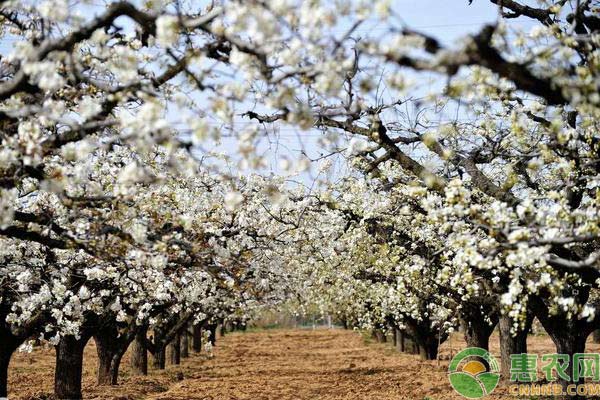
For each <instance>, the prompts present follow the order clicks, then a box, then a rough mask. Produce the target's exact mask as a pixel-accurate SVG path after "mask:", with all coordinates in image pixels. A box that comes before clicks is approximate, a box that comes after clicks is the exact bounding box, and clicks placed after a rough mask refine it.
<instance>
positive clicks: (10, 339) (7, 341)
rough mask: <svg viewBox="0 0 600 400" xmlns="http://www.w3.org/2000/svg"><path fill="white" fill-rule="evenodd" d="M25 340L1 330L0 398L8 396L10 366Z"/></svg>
mask: <svg viewBox="0 0 600 400" xmlns="http://www.w3.org/2000/svg"><path fill="white" fill-rule="evenodd" d="M23 341H24V340H21V339H19V338H17V337H15V336H13V335H12V334H10V333H9V332H0V398H1V397H8V366H9V364H10V359H11V357H12V355H13V353H14V352H15V351H16V350H17V348H19V346H20V345H21V344H22V343H23Z"/></svg>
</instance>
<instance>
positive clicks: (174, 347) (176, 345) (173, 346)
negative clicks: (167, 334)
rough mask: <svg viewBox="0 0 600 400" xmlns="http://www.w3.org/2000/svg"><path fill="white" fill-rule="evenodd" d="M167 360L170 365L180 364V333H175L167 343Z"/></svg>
mask: <svg viewBox="0 0 600 400" xmlns="http://www.w3.org/2000/svg"><path fill="white" fill-rule="evenodd" d="M169 360H170V362H171V364H172V365H179V364H181V335H179V334H178V335H176V336H175V338H173V340H172V341H171V343H169Z"/></svg>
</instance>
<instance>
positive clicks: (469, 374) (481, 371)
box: [448, 347, 500, 399]
mask: <svg viewBox="0 0 600 400" xmlns="http://www.w3.org/2000/svg"><path fill="white" fill-rule="evenodd" d="M448 378H449V379H450V384H451V385H452V387H453V388H454V390H456V391H457V392H458V393H459V394H461V395H462V396H464V397H466V398H468V399H479V398H481V397H483V396H487V395H488V394H490V393H492V392H493V391H494V389H496V386H497V385H498V382H499V381H500V368H499V367H498V361H496V359H495V358H494V356H492V355H491V354H490V353H489V352H488V351H487V350H484V349H481V348H479V347H468V348H466V349H464V350H463V351H461V352H460V353H458V354H457V355H456V356H455V357H454V358H453V359H452V361H451V362H450V365H449V366H448Z"/></svg>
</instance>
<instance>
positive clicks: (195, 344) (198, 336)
mask: <svg viewBox="0 0 600 400" xmlns="http://www.w3.org/2000/svg"><path fill="white" fill-rule="evenodd" d="M192 350H193V351H194V353H200V352H201V351H202V326H201V325H200V324H194V325H193V326H192Z"/></svg>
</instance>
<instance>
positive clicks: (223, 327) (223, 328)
mask: <svg viewBox="0 0 600 400" xmlns="http://www.w3.org/2000/svg"><path fill="white" fill-rule="evenodd" d="M219 333H220V335H221V337H223V336H225V334H226V333H227V325H226V324H225V323H224V322H223V323H222V324H221V326H220V328H219Z"/></svg>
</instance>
